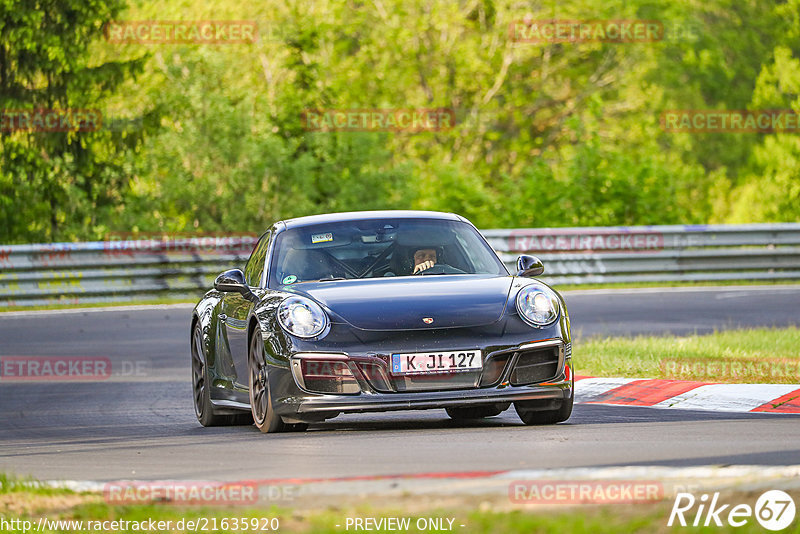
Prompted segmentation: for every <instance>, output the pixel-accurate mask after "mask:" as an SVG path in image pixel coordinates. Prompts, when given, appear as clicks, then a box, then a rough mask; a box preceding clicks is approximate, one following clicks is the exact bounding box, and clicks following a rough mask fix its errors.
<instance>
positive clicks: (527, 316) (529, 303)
mask: <svg viewBox="0 0 800 534" xmlns="http://www.w3.org/2000/svg"><path fill="white" fill-rule="evenodd" d="M560 309H561V306H560V305H559V303H558V297H557V296H556V294H555V293H554V292H553V291H552V290H551V289H550V288H548V287H546V286H543V285H540V284H530V285H527V286H525V287H523V288H522V289H520V290H519V293H517V311H518V312H519V315H520V317H522V319H523V320H524V321H525V322H526V323H528V324H530V325H533V326H547V325H549V324H550V323H552V322H553V321H555V320H556V319H558V313H559V310H560Z"/></svg>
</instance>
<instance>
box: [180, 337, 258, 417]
mask: <svg viewBox="0 0 800 534" xmlns="http://www.w3.org/2000/svg"><path fill="white" fill-rule="evenodd" d="M203 347H204V343H203V330H202V327H201V326H200V323H197V324H195V326H194V329H193V330H192V346H191V352H192V393H193V395H192V398H193V401H194V414H195V415H196V416H197V420H198V421H200V424H201V425H203V426H229V425H252V424H253V419H252V418H251V417H250V414H248V413H244V412H243V413H241V414H235V415H218V414H215V413H214V405H213V404H211V391H210V389H209V387H208V384H209V380H208V365H206V361H207V360H206V351H205V349H204V348H203Z"/></svg>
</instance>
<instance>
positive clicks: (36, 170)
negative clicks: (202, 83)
mask: <svg viewBox="0 0 800 534" xmlns="http://www.w3.org/2000/svg"><path fill="white" fill-rule="evenodd" d="M122 7H123V5H122V2H113V1H112V2H105V1H102V2H101V1H88V2H87V1H83V0H57V1H56V0H52V1H42V2H36V3H29V2H24V1H18V0H3V1H2V2H0V109H2V110H3V114H4V118H5V120H6V122H5V127H4V128H2V131H0V221H2V223H1V224H0V241H2V242H14V241H47V240H53V239H70V238H76V237H87V236H89V235H90V230H91V229H92V228H94V227H96V226H97V225H98V224H109V222H110V221H111V220H113V217H114V209H115V206H117V205H119V204H120V203H121V202H122V201H123V200H122V199H123V197H124V196H125V195H126V193H127V191H126V187H125V184H126V181H127V176H126V169H125V165H124V162H125V160H126V159H127V156H126V154H127V152H128V151H129V150H132V149H134V148H135V147H136V146H137V143H138V142H139V138H138V136H136V135H130V134H129V133H127V132H124V131H117V132H112V131H110V130H108V129H102V128H100V129H93V128H90V129H89V130H87V131H78V130H77V129H76V128H73V129H72V130H68V131H52V128H48V127H47V126H46V125H45V127H44V128H42V127H38V128H30V129H25V128H23V129H20V128H18V127H17V126H15V125H13V124H10V123H9V120H8V118H9V116H13V114H14V112H15V111H19V110H26V111H32V110H35V109H44V110H68V109H95V108H98V104H99V103H100V102H101V101H102V99H103V98H105V97H107V96H108V95H109V94H111V92H112V91H113V90H114V88H115V87H116V86H117V85H119V83H120V82H121V81H122V80H123V79H125V78H129V77H131V76H133V75H134V74H135V73H136V71H137V70H138V69H140V68H141V65H142V62H141V61H139V62H137V61H128V62H125V61H123V62H115V61H112V62H102V63H101V62H94V61H92V60H91V59H90V56H89V54H88V49H89V46H90V44H91V42H92V41H93V40H96V39H97V38H98V36H100V35H101V33H102V24H103V22H104V21H106V20H108V19H110V18H112V17H114V16H116V15H117V14H118V13H119V11H120V10H121V9H122Z"/></svg>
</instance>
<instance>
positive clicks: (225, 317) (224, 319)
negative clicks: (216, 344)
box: [219, 313, 228, 323]
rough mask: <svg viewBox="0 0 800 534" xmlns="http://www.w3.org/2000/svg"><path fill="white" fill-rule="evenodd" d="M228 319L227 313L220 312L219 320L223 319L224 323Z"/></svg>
mask: <svg viewBox="0 0 800 534" xmlns="http://www.w3.org/2000/svg"><path fill="white" fill-rule="evenodd" d="M227 319H228V316H227V315H225V314H224V313H220V314H219V320H220V321H222V322H223V323H224V322H225V321H226V320H227Z"/></svg>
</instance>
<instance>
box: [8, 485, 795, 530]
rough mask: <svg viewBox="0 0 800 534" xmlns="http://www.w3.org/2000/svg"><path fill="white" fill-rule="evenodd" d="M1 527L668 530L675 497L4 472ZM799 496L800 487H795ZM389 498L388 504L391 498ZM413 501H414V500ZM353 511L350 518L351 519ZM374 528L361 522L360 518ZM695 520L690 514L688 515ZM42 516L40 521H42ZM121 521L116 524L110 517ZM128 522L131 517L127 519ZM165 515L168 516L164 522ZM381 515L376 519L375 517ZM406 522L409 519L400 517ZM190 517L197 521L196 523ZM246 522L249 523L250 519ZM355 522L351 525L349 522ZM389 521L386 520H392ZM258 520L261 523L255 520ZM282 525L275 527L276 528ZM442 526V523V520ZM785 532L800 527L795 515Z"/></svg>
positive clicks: (751, 524) (741, 497) (742, 497)
mask: <svg viewBox="0 0 800 534" xmlns="http://www.w3.org/2000/svg"><path fill="white" fill-rule="evenodd" d="M0 483H1V484H2V485H1V486H0V530H2V531H5V532H20V533H22V532H26V533H27V532H31V531H36V532H44V533H47V532H52V533H62V532H63V533H75V532H102V531H106V532H107V531H112V530H113V531H116V532H159V533H161V532H191V531H198V532H247V531H250V532H267V531H269V532H272V531H277V532H297V533H304V534H305V533H310V532H314V533H342V532H354V531H364V530H370V531H379V532H389V531H398V530H399V531H406V532H432V531H437V530H442V531H451V532H461V533H464V534H472V533H492V534H495V533H509V534H515V533H531V532H536V533H539V532H541V533H553V534H562V533H564V532H569V533H575V534H595V533H596V534H605V533H608V534H620V533H653V532H655V533H667V532H672V531H673V528H674V527H668V526H667V525H666V523H667V520H668V518H669V515H670V511H671V508H672V504H673V502H672V498H667V499H665V500H662V501H655V502H648V503H644V504H642V503H640V504H615V505H608V504H604V505H594V504H577V505H552V504H551V505H542V504H537V505H531V504H526V505H516V507H514V506H511V505H510V504H509V499H508V497H507V496H505V497H502V496H497V495H495V496H493V497H488V498H486V499H484V498H483V497H480V496H475V495H462V496H459V497H458V498H457V501H458V502H454V500H453V499H451V503H450V506H448V507H440V506H438V505H437V503H436V499H430V498H428V497H423V496H419V495H417V496H410V495H409V496H402V497H391V498H390V497H387V496H369V497H366V496H363V497H361V498H360V501H359V502H357V503H355V504H353V503H352V501H350V502H347V501H343V503H335V502H331V501H327V502H320V501H316V502H315V503H314V505H313V506H311V507H309V506H305V507H281V508H279V507H275V506H263V507H248V508H243V507H219V506H202V507H200V506H176V505H172V504H168V503H166V504H164V503H161V504H136V505H126V506H118V505H112V504H108V503H107V502H105V501H104V499H103V496H102V495H100V494H97V493H75V492H72V491H69V490H56V489H47V488H43V487H41V486H40V485H38V484H36V483H33V482H30V481H23V482H21V481H17V480H14V479H13V478H11V477H6V476H0ZM789 493H790V495H791V496H792V497H793V498H794V500H795V501H797V500H798V497H800V492H798V491H790V492H789ZM757 497H758V493H747V492H744V493H743V492H739V493H734V494H731V495H727V496H726V500H725V502H743V503H749V504H750V505H752V504H753V503H754V502H755V501H756V499H757ZM387 503H388V504H387ZM409 503H413V504H411V505H410V506H409ZM389 518H394V519H395V520H400V521H404V522H405V524H406V525H407V528H397V526H396V525H397V523H395V528H379V527H378V525H380V523H379V522H380V521H381V519H389ZM348 519H349V520H350V521H349V522H348ZM357 519H361V520H362V525H364V524H365V523H363V522H365V521H368V520H369V521H373V523H366V524H367V525H370V526H371V528H363V527H362V528H355V527H354V521H355V520H357ZM690 520H691V519H690ZM40 521H41V523H40ZM113 521H117V522H118V523H117V524H116V525H114V524H112V523H111V522H113ZM125 522H127V523H125ZM158 522H162V523H160V524H159V523H158ZM376 523H377V525H376ZM400 524H403V523H400ZM190 525H192V526H190ZM245 525H247V527H245ZM348 525H349V526H348ZM390 525H391V523H384V524H383V526H384V527H386V526H390ZM253 526H257V528H253ZM276 527H277V528H276ZM437 527H439V528H437ZM681 530H690V531H693V532H712V531H713V532H737V533H750V532H763V531H764V529H763V528H762V527H761V526H760V525H759V524H758V523H757V522H756V521H754V520H753V519H752V518H751V519H750V520H749V521H748V522H747V524H746V525H744V526H743V527H738V528H734V527H730V526H727V525H726V526H723V527H722V528H720V527H713V526H712V527H710V528H705V529H703V528H691V527H690V528H688V529H681ZM783 532H795V533H797V532H800V525H799V524H798V523H797V522H795V523H794V524H793V525H792V527H791V528H789V529H787V530H784V531H783Z"/></svg>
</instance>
